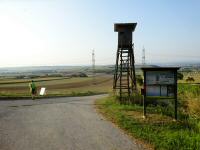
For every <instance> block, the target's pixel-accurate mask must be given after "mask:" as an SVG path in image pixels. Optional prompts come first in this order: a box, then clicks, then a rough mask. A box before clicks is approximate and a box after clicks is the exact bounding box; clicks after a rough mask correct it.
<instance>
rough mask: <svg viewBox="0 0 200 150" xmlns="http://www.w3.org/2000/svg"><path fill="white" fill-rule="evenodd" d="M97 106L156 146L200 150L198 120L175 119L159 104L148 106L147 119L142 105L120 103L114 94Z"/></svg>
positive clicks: (113, 119) (105, 113)
mask: <svg viewBox="0 0 200 150" xmlns="http://www.w3.org/2000/svg"><path fill="white" fill-rule="evenodd" d="M96 106H97V108H98V110H99V111H100V112H101V113H102V114H103V115H104V116H105V117H107V118H108V119H109V120H111V121H112V122H114V123H116V124H117V125H118V126H119V127H120V128H122V129H124V130H125V131H126V132H127V133H129V134H130V135H132V136H133V137H134V138H137V139H141V140H143V141H145V142H147V143H149V144H152V145H153V146H154V148H155V149H159V150H165V149H166V150H168V149H169V150H171V149H178V150H182V149H183V150H186V149H187V150H190V149H191V150H193V149H200V134H199V133H200V130H199V129H200V128H199V127H200V122H199V121H197V120H196V122H194V120H191V119H186V120H184V119H183V120H178V121H173V118H172V117H170V116H168V115H166V114H165V112H164V111H163V113H160V112H161V111H162V110H161V108H159V109H160V110H159V109H158V108H157V107H148V109H147V112H148V115H147V118H146V119H143V118H142V110H143V108H142V106H140V105H123V104H119V103H118V101H116V98H115V97H113V96H110V97H107V98H104V99H100V100H98V101H96ZM179 113H180V112H179ZM179 115H180V114H179ZM198 126H199V127H198Z"/></svg>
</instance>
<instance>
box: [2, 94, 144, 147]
mask: <svg viewBox="0 0 200 150" xmlns="http://www.w3.org/2000/svg"><path fill="white" fill-rule="evenodd" d="M103 96H105V95H99V96H88V97H68V98H52V99H43V100H35V101H32V100H17V101H0V150H133V149H134V150H137V149H142V146H140V145H138V144H136V143H134V142H133V141H132V140H131V139H129V137H128V136H127V135H125V134H124V133H123V132H122V131H121V130H119V129H118V128H116V127H115V126H114V125H113V124H112V123H110V122H108V121H106V120H105V119H104V118H103V117H102V116H101V115H99V114H98V113H97V112H96V110H95V108H94V105H93V103H94V101H95V99H97V98H100V97H103Z"/></svg>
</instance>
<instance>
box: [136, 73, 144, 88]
mask: <svg viewBox="0 0 200 150" xmlns="http://www.w3.org/2000/svg"><path fill="white" fill-rule="evenodd" d="M136 82H137V83H138V84H139V85H140V86H142V85H143V78H142V76H141V75H136Z"/></svg>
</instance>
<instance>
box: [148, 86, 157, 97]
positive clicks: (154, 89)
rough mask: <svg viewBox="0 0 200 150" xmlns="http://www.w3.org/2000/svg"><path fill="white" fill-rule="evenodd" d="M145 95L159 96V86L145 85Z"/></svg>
mask: <svg viewBox="0 0 200 150" xmlns="http://www.w3.org/2000/svg"><path fill="white" fill-rule="evenodd" d="M146 95H147V96H160V86H157V85H155V86H147V87H146Z"/></svg>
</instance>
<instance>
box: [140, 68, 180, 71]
mask: <svg viewBox="0 0 200 150" xmlns="http://www.w3.org/2000/svg"><path fill="white" fill-rule="evenodd" d="M141 69H142V70H143V71H161V70H162V71H164V70H179V69H180V67H142V68H141Z"/></svg>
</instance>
